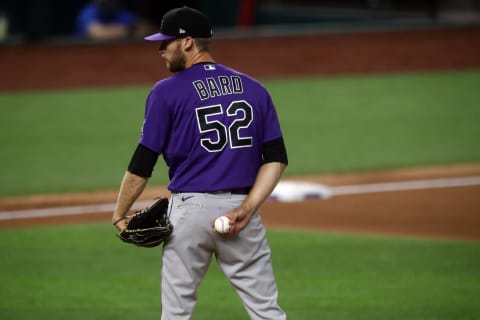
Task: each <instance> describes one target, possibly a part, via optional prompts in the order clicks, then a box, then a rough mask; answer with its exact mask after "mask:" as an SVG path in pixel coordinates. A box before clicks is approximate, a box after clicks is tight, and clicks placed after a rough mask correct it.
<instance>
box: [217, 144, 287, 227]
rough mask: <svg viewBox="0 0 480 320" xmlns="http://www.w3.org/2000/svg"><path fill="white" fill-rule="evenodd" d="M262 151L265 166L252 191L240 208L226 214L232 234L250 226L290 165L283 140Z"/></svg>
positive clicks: (260, 170) (259, 172) (262, 167)
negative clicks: (254, 215)
mask: <svg viewBox="0 0 480 320" xmlns="http://www.w3.org/2000/svg"><path fill="white" fill-rule="evenodd" d="M262 150H263V151H262V156H263V165H262V166H261V167H260V169H259V171H258V173H257V177H256V179H255V183H254V184H253V186H252V190H251V191H250V193H249V194H248V196H247V197H246V198H245V200H244V201H243V203H242V204H241V206H240V207H238V208H236V209H234V210H231V211H229V212H228V213H226V214H225V215H226V216H227V217H228V218H229V219H230V232H229V233H230V234H235V233H238V232H240V231H241V230H242V229H243V228H244V227H245V226H246V225H247V224H248V222H249V221H250V218H251V217H252V215H253V213H254V212H255V211H257V210H258V208H259V207H260V206H261V205H262V203H263V202H265V200H267V198H268V196H269V195H270V194H271V193H272V191H273V189H274V188H275V186H276V185H277V183H278V181H279V180H280V177H281V176H282V174H283V171H284V170H285V168H286V167H287V165H288V158H287V152H286V149H285V144H284V142H283V138H281V137H280V138H278V139H275V140H272V141H269V142H266V143H264V144H263V148H262Z"/></svg>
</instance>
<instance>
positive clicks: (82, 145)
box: [0, 71, 480, 197]
mask: <svg viewBox="0 0 480 320" xmlns="http://www.w3.org/2000/svg"><path fill="white" fill-rule="evenodd" d="M264 83H265V85H266V87H267V88H268V89H269V91H270V92H271V95H272V97H273V99H274V101H275V103H276V105H277V108H278V112H279V116H280V118H281V121H282V126H283V130H284V134H285V140H286V144H287V147H288V153H289V159H290V166H289V168H288V169H287V172H286V174H287V175H299V174H310V173H325V172H345V171H358V170H373V169H382V168H394V167H408V166H421V165H435V164H451V163H465V162H478V161H480V148H478V141H479V140H480V126H479V125H478V123H479V122H480V103H479V101H480V91H479V90H478V85H479V84H480V72H479V71H463V72H444V73H427V74H404V75H382V76H362V77H360V76H359V77H338V78H309V79H291V80H275V81H273V80H270V81H265V82H264ZM148 91H149V88H147V87H139V88H117V89H98V90H70V91H58V92H27V93H3V94H0V110H1V117H0V145H1V148H2V152H1V157H0V178H1V181H2V183H1V184H0V197H2V196H9V195H21V194H34V193H51V192H71V191H78V190H97V189H105V188H108V189H117V188H118V185H119V183H120V179H121V176H122V175H123V172H124V170H125V168H126V166H127V164H128V162H129V160H130V157H131V154H132V152H133V150H134V148H135V146H136V144H137V140H138V136H139V133H140V127H141V124H142V121H143V108H144V101H145V98H146V95H147V93H148ZM166 182H167V177H166V172H165V166H164V165H163V161H159V165H157V168H156V170H155V173H154V179H153V181H152V183H154V184H165V183H166Z"/></svg>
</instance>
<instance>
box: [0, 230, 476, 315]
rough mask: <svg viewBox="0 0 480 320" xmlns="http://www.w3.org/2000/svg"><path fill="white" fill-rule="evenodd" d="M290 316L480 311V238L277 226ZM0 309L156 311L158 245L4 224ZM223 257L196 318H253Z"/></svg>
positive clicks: (273, 239) (279, 268)
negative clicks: (230, 280)
mask: <svg viewBox="0 0 480 320" xmlns="http://www.w3.org/2000/svg"><path fill="white" fill-rule="evenodd" d="M268 237H269V242H270V245H271V247H272V251H273V260H274V267H275V272H276V276H277V280H278V285H279V289H280V302H281V304H282V306H283V308H284V309H285V310H286V311H287V312H288V314H289V319H302V320H304V319H332V320H340V319H356V320H361V319H381V320H384V319H398V320H405V319H419V320H420V319H422V320H425V319H432V320H433V319H457V320H458V319H479V318H480V305H479V304H478V297H479V296H480V268H478V266H479V265H480V244H478V243H468V242H461V241H438V240H436V241H430V240H414V239H409V238H383V237H371V236H347V235H341V234H321V233H313V232H303V233H299V232H295V233H294V232H287V231H278V230H277V231H269V233H268ZM0 252H1V254H2V256H3V258H2V263H1V276H0V277H1V283H2V286H1V290H0V319H15V320H23V319H25V320H27V319H28V320H30V319H48V320H57V319H58V320H60V319H61V320H64V319H71V320H75V319H79V320H80V319H81V320H84V319H102V320H108V319H115V320H117V319H158V318H159V313H160V299H159V278H160V266H161V262H160V253H161V252H160V249H159V248H156V249H139V248H136V247H133V246H131V247H129V246H126V245H125V244H123V243H121V242H120V241H119V240H118V239H116V237H114V235H113V229H112V227H111V226H110V224H105V223H102V224H100V223H94V224H82V225H70V226H63V227H58V226H57V227H40V228H24V229H15V230H2V231H1V232H0ZM247 318H248V317H247V316H246V313H245V311H244V310H243V307H242V306H241V303H240V300H239V299H238V297H237V296H236V294H235V292H234V290H233V289H232V287H230V285H229V284H228V283H227V280H226V279H225V278H224V277H223V275H222V274H221V273H220V271H219V268H218V267H217V265H216V263H214V262H213V263H212V266H211V269H210V271H209V273H208V274H207V277H206V278H205V281H204V282H203V283H202V285H201V287H200V290H199V303H198V306H197V309H196V312H195V316H194V319H209V320H216V319H218V320H220V319H222V320H223V319H231V320H236V319H239V320H240V319H247Z"/></svg>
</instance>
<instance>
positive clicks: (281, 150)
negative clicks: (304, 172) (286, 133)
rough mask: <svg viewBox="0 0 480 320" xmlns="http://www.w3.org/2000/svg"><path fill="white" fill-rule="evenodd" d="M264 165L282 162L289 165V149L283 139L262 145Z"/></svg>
mask: <svg viewBox="0 0 480 320" xmlns="http://www.w3.org/2000/svg"><path fill="white" fill-rule="evenodd" d="M262 157H263V163H268V162H281V163H284V164H286V165H288V157H287V149H286V148H285V143H284V142H283V138H282V137H280V138H278V139H274V140H271V141H267V142H264V143H263V145H262Z"/></svg>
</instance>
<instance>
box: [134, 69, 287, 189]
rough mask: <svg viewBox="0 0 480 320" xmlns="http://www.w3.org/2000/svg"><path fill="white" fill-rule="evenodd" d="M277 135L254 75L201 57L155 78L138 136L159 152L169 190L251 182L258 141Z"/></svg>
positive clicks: (256, 164)
mask: <svg viewBox="0 0 480 320" xmlns="http://www.w3.org/2000/svg"><path fill="white" fill-rule="evenodd" d="M281 136H282V132H281V129H280V125H279V121H278V117H277V113H276V111H275V107H274V105H273V102H272V99H271V97H270V95H269V94H268V92H267V90H266V89H265V88H264V87H263V86H262V85H261V84H260V83H259V82H258V81H256V80H254V79H253V78H251V77H249V76H246V75H244V74H242V73H239V72H237V71H235V70H232V69H230V68H228V67H225V66H223V65H220V64H214V63H202V64H195V65H193V66H192V67H190V68H187V69H186V70H184V71H182V72H179V73H176V74H174V75H173V76H171V77H169V78H166V79H164V80H161V81H159V82H158V83H156V84H155V86H154V87H153V88H152V90H151V92H150V94H149V96H148V98H147V101H146V107H145V120H144V123H143V128H142V134H141V137H140V141H139V142H140V144H142V145H144V146H145V147H147V148H149V149H151V150H153V151H155V152H157V153H158V154H162V155H163V158H164V159H165V162H166V164H167V165H168V168H169V177H170V183H169V185H168V188H169V190H171V191H172V192H214V191H220V190H232V189H238V188H245V187H250V186H252V185H253V183H254V181H255V178H256V175H257V172H258V169H259V168H260V166H261V164H262V144H263V143H264V142H268V141H271V140H274V139H277V138H280V137H281Z"/></svg>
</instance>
